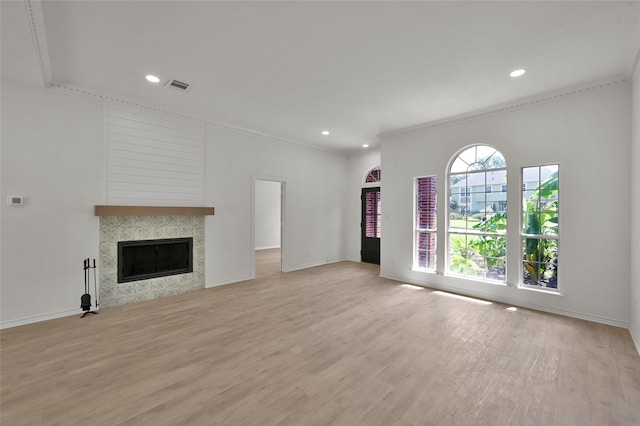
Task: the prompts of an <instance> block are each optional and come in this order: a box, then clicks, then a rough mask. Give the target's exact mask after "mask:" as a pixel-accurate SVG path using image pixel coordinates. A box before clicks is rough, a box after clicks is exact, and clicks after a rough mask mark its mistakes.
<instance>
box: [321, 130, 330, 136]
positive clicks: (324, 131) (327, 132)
mask: <svg viewBox="0 0 640 426" xmlns="http://www.w3.org/2000/svg"><path fill="white" fill-rule="evenodd" d="M329 133H330V132H329V131H328V130H323V131H322V134H323V135H324V136H327V135H328V134H329Z"/></svg>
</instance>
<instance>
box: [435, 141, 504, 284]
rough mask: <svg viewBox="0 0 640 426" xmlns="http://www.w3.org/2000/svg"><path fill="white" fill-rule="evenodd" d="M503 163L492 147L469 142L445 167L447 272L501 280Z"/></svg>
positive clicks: (502, 261)
mask: <svg viewBox="0 0 640 426" xmlns="http://www.w3.org/2000/svg"><path fill="white" fill-rule="evenodd" d="M506 167H507V163H506V161H505V159H504V156H503V155H502V154H501V153H500V152H499V151H498V150H496V149H495V148H492V147H490V146H487V145H475V146H472V147H470V148H467V149H465V150H464V151H462V152H461V153H459V154H458V155H457V156H456V157H455V158H454V159H453V161H452V162H451V167H450V168H449V173H448V181H449V227H448V232H447V234H448V248H449V250H448V252H449V253H448V272H449V273H450V274H454V275H462V276H466V277H476V278H478V279H482V280H485V279H488V280H498V281H505V279H506V259H507V239H506V231H507V170H506Z"/></svg>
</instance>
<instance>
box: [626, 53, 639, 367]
mask: <svg viewBox="0 0 640 426" xmlns="http://www.w3.org/2000/svg"><path fill="white" fill-rule="evenodd" d="M639 61H640V50H638V55H637V56H636V61H635V66H634V67H633V70H632V75H631V91H632V92H631V164H636V165H637V164H640V67H638V66H637V64H638V62H639ZM639 185H640V170H638V167H631V188H632V193H631V212H634V211H638V208H640V187H639ZM639 239H640V224H639V223H638V222H637V221H631V247H630V253H631V259H637V258H638V257H639V256H640V247H639V246H638V245H637V244H634V242H635V241H638V240H639ZM630 277H631V280H630V297H629V300H630V302H629V303H630V305H631V306H630V312H631V318H630V322H629V332H630V334H631V337H632V339H633V341H634V343H635V345H636V349H637V350H638V353H639V354H640V271H638V270H637V268H634V263H633V262H631V271H630Z"/></svg>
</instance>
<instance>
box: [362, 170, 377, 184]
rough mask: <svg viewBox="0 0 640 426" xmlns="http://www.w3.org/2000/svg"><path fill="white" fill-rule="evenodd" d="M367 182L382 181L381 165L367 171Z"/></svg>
mask: <svg viewBox="0 0 640 426" xmlns="http://www.w3.org/2000/svg"><path fill="white" fill-rule="evenodd" d="M364 182H365V183H373V182H380V167H374V168H372V169H371V170H369V171H368V172H367V176H366V177H365V178H364Z"/></svg>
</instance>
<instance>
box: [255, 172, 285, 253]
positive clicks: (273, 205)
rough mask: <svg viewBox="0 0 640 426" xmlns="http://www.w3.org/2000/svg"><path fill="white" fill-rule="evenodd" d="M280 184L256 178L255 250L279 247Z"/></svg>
mask: <svg viewBox="0 0 640 426" xmlns="http://www.w3.org/2000/svg"><path fill="white" fill-rule="evenodd" d="M280 185H281V183H280V182H274V181H269V180H256V183H255V224H256V225H255V226H256V228H255V248H256V250H262V249H269V248H278V247H280Z"/></svg>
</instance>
